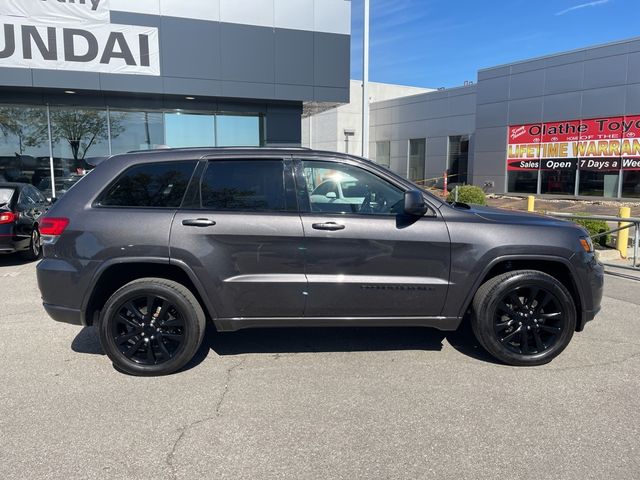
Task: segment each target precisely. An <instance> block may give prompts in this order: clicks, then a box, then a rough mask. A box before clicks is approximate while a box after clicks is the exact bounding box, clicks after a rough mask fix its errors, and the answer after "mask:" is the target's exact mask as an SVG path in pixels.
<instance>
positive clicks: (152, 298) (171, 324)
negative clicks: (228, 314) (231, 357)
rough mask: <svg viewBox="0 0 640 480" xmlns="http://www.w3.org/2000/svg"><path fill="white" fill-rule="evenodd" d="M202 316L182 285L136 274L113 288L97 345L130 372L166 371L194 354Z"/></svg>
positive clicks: (194, 300)
mask: <svg viewBox="0 0 640 480" xmlns="http://www.w3.org/2000/svg"><path fill="white" fill-rule="evenodd" d="M205 323H206V319H205V314H204V311H203V310H202V307H201V306H200V303H199V302H198V300H197V299H196V297H195V296H194V294H193V293H192V292H191V291H190V290H189V289H188V288H187V287H185V286H184V285H181V284H180V283H177V282H174V281H172V280H167V279H164V278H141V279H138V280H134V281H132V282H130V283H128V284H126V285H124V286H123V287H121V288H120V289H118V290H117V291H116V292H115V293H114V294H113V295H111V297H110V298H109V299H108V300H107V302H106V303H105V305H104V307H103V309H102V311H101V314H100V324H99V333H100V344H101V345H102V348H103V349H104V351H105V353H106V354H107V355H108V356H109V358H110V359H111V361H112V362H113V365H114V366H115V367H116V368H117V369H118V370H120V371H121V372H124V373H128V374H131V375H145V376H151V375H168V374H170V373H173V372H176V371H178V370H180V369H181V368H182V367H184V366H185V365H186V364H187V363H189V361H190V360H191V359H192V358H193V357H194V355H195V354H196V352H197V350H198V348H199V347H200V344H201V343H202V339H203V337H204V330H205Z"/></svg>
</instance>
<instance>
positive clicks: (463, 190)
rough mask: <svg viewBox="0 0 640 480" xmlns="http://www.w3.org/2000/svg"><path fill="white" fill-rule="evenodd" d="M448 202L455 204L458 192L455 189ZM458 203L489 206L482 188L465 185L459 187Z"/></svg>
mask: <svg viewBox="0 0 640 480" xmlns="http://www.w3.org/2000/svg"><path fill="white" fill-rule="evenodd" d="M447 200H448V201H450V202H455V200H456V192H455V189H454V190H453V191H452V192H451V193H450V194H449V196H448V197H447ZM458 202H460V203H468V204H472V203H474V204H476V205H486V204H487V196H486V195H485V193H484V190H482V189H481V188H480V187H475V186H473V185H463V186H461V187H458Z"/></svg>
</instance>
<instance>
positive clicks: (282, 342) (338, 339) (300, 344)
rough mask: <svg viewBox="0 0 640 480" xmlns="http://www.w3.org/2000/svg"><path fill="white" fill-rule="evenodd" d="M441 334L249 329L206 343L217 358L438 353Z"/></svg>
mask: <svg viewBox="0 0 640 480" xmlns="http://www.w3.org/2000/svg"><path fill="white" fill-rule="evenodd" d="M444 338H445V332H441V331H438V330H434V329H430V328H380V327H378V328H357V327H340V328H278V329H251V330H241V331H238V332H228V333H224V334H219V333H216V332H212V334H211V335H210V336H209V337H208V338H207V339H206V340H207V343H208V344H209V346H210V348H211V349H212V350H213V351H214V352H216V353H217V354H218V355H223V356H224V355H240V354H246V353H267V354H274V353H306V352H311V353H314V352H366V351H390V350H431V351H440V350H442V340H443V339H444Z"/></svg>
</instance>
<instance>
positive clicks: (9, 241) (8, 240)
mask: <svg viewBox="0 0 640 480" xmlns="http://www.w3.org/2000/svg"><path fill="white" fill-rule="evenodd" d="M18 240H19V239H18V238H17V237H16V236H15V235H14V234H13V232H11V231H10V230H9V229H7V228H0V253H13V252H15V251H17V250H18V246H17V241H18Z"/></svg>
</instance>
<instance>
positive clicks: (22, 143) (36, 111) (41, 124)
mask: <svg viewBox="0 0 640 480" xmlns="http://www.w3.org/2000/svg"><path fill="white" fill-rule="evenodd" d="M0 133H1V134H2V135H4V136H5V137H7V136H10V135H12V136H15V137H17V139H18V151H17V152H16V153H17V154H18V155H23V154H24V150H25V148H26V147H39V146H40V145H42V144H43V143H44V142H45V141H48V133H47V115H46V110H45V109H44V108H38V107H20V106H10V107H0Z"/></svg>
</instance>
